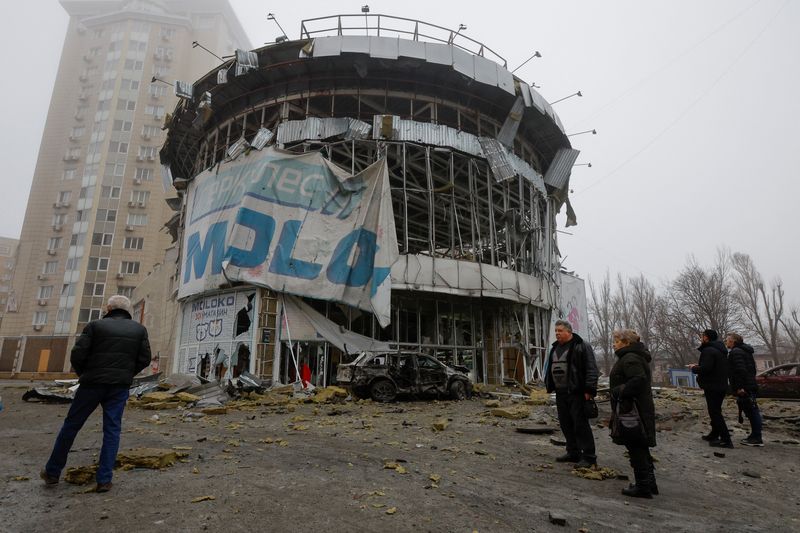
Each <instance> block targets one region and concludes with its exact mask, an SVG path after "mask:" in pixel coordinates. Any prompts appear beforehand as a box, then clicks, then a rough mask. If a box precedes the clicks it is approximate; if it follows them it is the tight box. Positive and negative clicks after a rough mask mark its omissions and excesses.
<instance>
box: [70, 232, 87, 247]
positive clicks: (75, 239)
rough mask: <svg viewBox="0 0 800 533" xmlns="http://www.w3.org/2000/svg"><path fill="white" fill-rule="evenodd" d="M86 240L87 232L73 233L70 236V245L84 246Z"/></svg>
mask: <svg viewBox="0 0 800 533" xmlns="http://www.w3.org/2000/svg"><path fill="white" fill-rule="evenodd" d="M85 241H86V234H85V233H73V234H72V236H71V237H70V238H69V245H70V246H83V243H84V242H85Z"/></svg>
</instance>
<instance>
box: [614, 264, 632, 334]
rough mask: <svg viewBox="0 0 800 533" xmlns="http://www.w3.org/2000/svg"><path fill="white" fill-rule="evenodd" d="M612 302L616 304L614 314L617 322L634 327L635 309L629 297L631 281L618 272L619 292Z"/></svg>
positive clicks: (620, 324)
mask: <svg viewBox="0 0 800 533" xmlns="http://www.w3.org/2000/svg"><path fill="white" fill-rule="evenodd" d="M612 302H613V304H614V314H615V315H616V317H617V324H618V325H619V326H620V327H623V328H632V329H635V328H634V324H633V309H632V308H631V302H630V298H629V282H628V280H626V279H625V278H623V277H622V274H617V293H616V294H615V295H614V297H613V299H612Z"/></svg>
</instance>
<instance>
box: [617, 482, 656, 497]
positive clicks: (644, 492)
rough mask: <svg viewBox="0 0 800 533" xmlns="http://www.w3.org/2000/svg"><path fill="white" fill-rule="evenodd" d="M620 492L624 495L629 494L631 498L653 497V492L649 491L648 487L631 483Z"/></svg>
mask: <svg viewBox="0 0 800 533" xmlns="http://www.w3.org/2000/svg"><path fill="white" fill-rule="evenodd" d="M622 494H624V495H625V496H631V497H633V498H647V499H649V500H652V499H653V493H652V492H650V488H645V487H640V486H639V485H634V484H633V483H631V484H630V485H628V486H627V487H626V488H624V489H622Z"/></svg>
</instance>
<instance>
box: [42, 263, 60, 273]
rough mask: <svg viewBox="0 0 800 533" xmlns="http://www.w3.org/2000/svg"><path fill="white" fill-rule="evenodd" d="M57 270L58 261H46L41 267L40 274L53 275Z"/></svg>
mask: <svg viewBox="0 0 800 533" xmlns="http://www.w3.org/2000/svg"><path fill="white" fill-rule="evenodd" d="M56 270H58V261H47V262H46V263H45V264H44V266H43V267H42V274H55V273H56Z"/></svg>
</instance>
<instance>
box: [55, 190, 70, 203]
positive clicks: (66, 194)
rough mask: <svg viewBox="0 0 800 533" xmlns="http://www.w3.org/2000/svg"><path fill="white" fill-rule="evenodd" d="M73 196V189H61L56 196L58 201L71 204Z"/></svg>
mask: <svg viewBox="0 0 800 533" xmlns="http://www.w3.org/2000/svg"><path fill="white" fill-rule="evenodd" d="M71 198H72V191H61V192H59V193H58V196H57V197H56V202H58V203H60V204H62V205H67V204H69V201H70V199H71Z"/></svg>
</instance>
